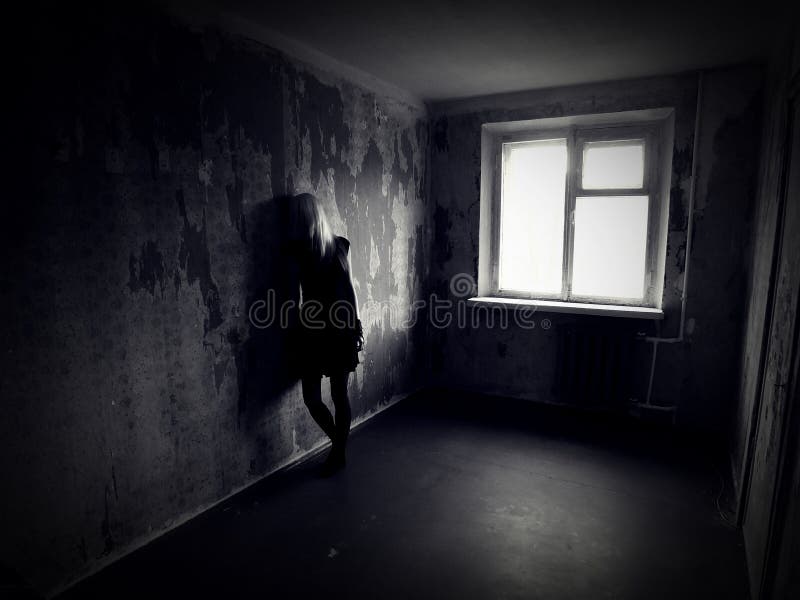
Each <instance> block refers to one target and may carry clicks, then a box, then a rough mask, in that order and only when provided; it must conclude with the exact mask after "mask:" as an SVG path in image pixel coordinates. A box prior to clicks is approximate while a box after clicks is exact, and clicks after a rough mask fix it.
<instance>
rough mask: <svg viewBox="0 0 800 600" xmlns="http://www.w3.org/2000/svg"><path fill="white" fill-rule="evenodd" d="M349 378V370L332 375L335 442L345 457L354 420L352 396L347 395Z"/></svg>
mask: <svg viewBox="0 0 800 600" xmlns="http://www.w3.org/2000/svg"><path fill="white" fill-rule="evenodd" d="M349 378H350V373H347V372H344V373H337V374H334V375H331V398H332V399H333V406H334V408H335V409H336V439H335V441H334V443H335V444H336V445H337V446H338V447H339V451H340V452H341V454H342V457H344V451H345V446H346V445H347V436H348V435H349V433H350V422H351V421H352V413H351V410H350V398H348V397H347V380H348V379H349Z"/></svg>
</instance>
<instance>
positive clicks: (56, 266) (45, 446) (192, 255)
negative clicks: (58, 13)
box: [0, 14, 431, 591]
mask: <svg viewBox="0 0 800 600" xmlns="http://www.w3.org/2000/svg"><path fill="white" fill-rule="evenodd" d="M84 17H85V16H84ZM51 22H52V25H51V26H50V27H49V28H45V29H43V30H40V31H39V32H38V33H39V35H40V36H41V39H40V40H33V42H36V41H38V42H41V43H38V44H37V43H33V42H32V43H31V48H32V49H31V52H32V53H33V54H35V57H34V58H33V59H32V61H33V63H32V66H31V67H30V71H29V74H30V79H31V81H30V82H29V84H30V85H29V87H28V92H29V93H27V94H26V95H25V96H24V102H25V104H26V105H27V106H26V109H27V110H26V111H25V112H24V113H22V114H24V115H33V116H35V117H36V118H35V119H33V118H28V119H27V120H26V121H25V122H24V124H22V125H20V129H21V130H23V131H24V134H25V137H26V139H27V142H28V143H27V145H26V146H25V147H24V148H23V152H24V154H25V156H26V159H29V161H28V162H29V165H30V170H29V171H23V172H22V173H19V174H18V176H19V177H21V180H22V181H24V186H21V187H22V188H23V190H24V195H23V196H21V197H19V198H16V199H15V205H16V209H15V210H14V211H13V212H12V213H11V214H9V215H8V218H7V219H6V220H5V222H4V224H5V225H6V226H7V228H6V231H4V234H5V235H4V238H3V244H4V248H3V250H4V263H3V264H4V270H3V274H2V286H1V287H0V293H2V302H3V306H5V307H13V310H12V312H11V313H7V314H13V318H6V319H4V320H3V325H2V338H3V339H4V340H5V348H6V353H5V354H4V360H3V369H2V382H1V385H2V397H3V403H2V412H3V417H2V419H0V439H2V440H3V447H4V450H3V453H2V458H0V474H1V475H0V476H1V477H2V480H3V481H4V489H5V490H7V493H6V494H5V495H4V498H3V499H2V500H1V501H0V504H1V505H2V506H1V508H0V531H2V532H3V534H2V536H3V544H2V550H3V555H2V556H1V557H0V561H1V562H2V563H3V564H5V565H7V566H9V567H10V568H12V569H14V570H16V571H18V572H19V573H21V574H22V575H23V576H24V577H25V578H27V579H28V580H29V581H30V582H32V583H33V584H34V585H35V587H36V588H38V589H39V590H42V591H47V590H53V589H58V588H59V587H60V586H62V585H64V584H67V583H68V582H70V581H72V580H74V579H75V578H76V577H78V576H80V575H81V574H83V573H86V572H89V571H90V570H92V569H93V568H95V567H96V566H97V565H98V564H102V563H104V562H107V561H108V560H110V559H112V558H114V557H115V556H118V555H119V554H120V553H122V552H124V551H125V550H126V549H127V548H130V547H132V546H135V545H136V544H138V543H141V542H142V541H145V540H147V539H149V538H151V537H153V536H155V535H157V534H158V533H159V532H162V531H164V530H165V528H168V527H169V526H170V525H171V524H174V523H176V522H180V521H181V520H182V519H184V518H186V517H187V516H190V515H192V514H195V513H197V512H198V511H199V510H201V509H202V508H203V507H206V506H208V505H210V504H212V503H214V502H215V501H218V500H219V499H221V498H223V497H225V496H226V495H228V494H230V493H231V492H233V491H235V490H237V489H238V488H241V487H242V486H244V485H246V484H248V483H250V482H253V481H255V480H257V479H258V478H260V477H261V476H263V475H264V474H265V473H267V472H270V471H271V470H274V469H275V468H277V467H279V466H281V465H283V464H286V463H287V462H290V461H291V460H293V459H295V458H297V457H299V456H302V455H303V454H304V453H306V452H308V451H309V450H310V449H312V448H313V447H315V445H317V444H319V443H320V442H321V441H322V435H321V432H320V431H319V430H318V429H317V427H316V426H315V425H314V423H313V422H312V421H311V419H310V417H309V416H308V414H307V411H306V409H305V406H304V405H303V402H302V398H301V394H300V391H299V386H298V385H297V383H296V376H295V375H293V373H294V371H293V368H292V367H293V363H292V360H291V358H292V356H293V354H292V352H291V347H290V341H291V340H290V339H289V338H290V336H289V334H287V332H286V331H284V330H282V329H280V328H278V327H274V326H273V327H271V328H267V329H263V330H261V329H256V328H253V327H252V326H250V324H249V320H248V307H250V306H251V305H252V303H253V302H254V301H255V300H259V299H265V300H267V299H268V298H269V295H270V293H271V292H270V290H273V291H274V298H275V301H276V302H280V301H282V300H291V299H295V300H296V299H297V296H298V292H297V286H296V273H294V274H293V272H292V268H291V266H290V264H289V263H287V262H286V261H285V260H284V257H285V255H284V254H283V253H282V252H283V249H282V245H281V232H282V231H283V227H284V221H283V217H284V213H283V212H282V206H283V201H282V200H280V199H279V197H280V196H281V195H283V194H286V193H294V192H297V191H313V192H315V193H317V194H318V195H320V196H321V197H322V198H323V199H324V200H325V202H326V209H327V211H328V213H329V215H330V217H331V220H332V221H333V225H334V229H335V230H336V232H337V233H339V234H342V235H346V236H348V237H349V238H350V240H351V242H352V249H351V253H352V254H351V255H352V263H353V273H354V278H355V285H356V288H357V291H358V294H359V297H360V301H361V303H362V305H363V304H364V303H367V302H370V301H372V302H373V303H383V304H384V305H385V304H389V303H390V304H392V305H393V306H394V307H395V309H396V310H397V311H399V312H400V313H402V312H403V311H406V310H407V309H408V308H409V307H410V305H411V303H412V302H413V301H414V300H415V299H418V298H422V297H423V295H424V290H423V282H425V281H426V280H427V277H428V273H427V270H428V268H427V265H428V264H429V262H430V259H429V255H428V254H429V246H430V234H429V232H430V231H431V228H430V227H429V226H428V217H427V214H428V211H427V208H426V194H425V188H426V185H427V184H426V178H427V173H426V162H427V124H426V121H425V113H424V110H422V109H420V108H418V107H413V106H409V105H407V104H403V103H402V102H398V101H395V100H392V99H390V98H387V97H382V96H378V95H376V94H375V93H373V92H370V91H368V90H366V89H363V88H360V87H358V86H356V85H354V84H352V83H349V82H348V81H344V80H341V79H339V78H337V77H336V76H334V75H331V74H327V73H323V72H319V71H317V70H315V69H314V68H313V67H310V66H308V65H304V64H300V63H297V62H294V61H292V60H290V59H288V58H286V57H285V56H283V55H281V54H279V53H278V52H275V51H272V50H270V49H268V48H265V47H263V46H260V45H258V44H256V43H254V42H249V41H247V40H244V39H242V38H237V37H234V36H229V35H226V34H222V33H219V32H216V31H212V30H208V31H204V32H195V31H191V30H190V29H188V28H186V27H184V26H182V25H180V24H177V23H175V22H173V21H171V20H169V19H166V18H164V17H161V16H157V15H148V14H137V15H125V17H124V18H123V17H119V18H118V19H117V20H116V21H114V20H112V19H109V17H108V15H105V16H104V17H102V18H98V20H97V22H96V23H95V24H94V25H92V23H91V19H90V18H88V17H86V18H83V19H82V20H80V21H77V20H76V21H75V22H73V23H70V22H65V21H64V20H63V19H59V18H55V17H53V19H52V21H51ZM78 23H80V27H79V26H78ZM363 320H364V328H365V337H366V349H365V352H364V353H363V354H362V355H361V356H362V364H361V365H360V366H359V367H358V370H357V371H356V373H355V376H354V377H353V378H352V379H351V388H350V392H351V398H352V403H353V408H354V417H355V418H356V419H359V418H364V417H366V416H368V415H369V414H371V413H373V412H374V411H376V410H377V409H379V408H381V407H382V406H384V405H386V404H387V403H389V402H390V401H391V400H392V399H394V398H396V397H398V396H399V395H402V394H404V393H407V392H410V391H413V390H414V389H416V388H418V387H419V385H420V382H421V381H422V375H423V373H424V372H425V371H424V365H423V364H421V363H420V362H419V361H417V360H415V359H414V356H415V352H414V348H415V347H416V346H418V345H419V344H420V341H419V335H420V333H424V332H423V331H422V330H421V329H420V328H415V329H414V328H405V327H403V326H401V325H400V324H398V323H397V322H396V321H392V320H390V319H389V318H388V317H387V316H386V315H385V314H382V313H379V312H377V311H374V310H372V311H369V310H368V311H366V312H365V313H364V319H363ZM323 390H324V393H325V395H326V396H327V386H326V385H324V386H323Z"/></svg>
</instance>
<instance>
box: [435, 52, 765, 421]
mask: <svg viewBox="0 0 800 600" xmlns="http://www.w3.org/2000/svg"><path fill="white" fill-rule="evenodd" d="M760 85H761V71H760V69H759V68H756V67H741V68H732V69H723V70H719V71H712V72H710V73H707V74H706V78H705V92H704V97H705V100H704V102H703V106H702V108H701V110H702V114H701V116H702V126H701V131H700V139H699V145H698V148H699V155H698V187H697V194H696V208H697V212H696V214H695V231H694V238H695V239H694V250H693V255H692V262H691V271H690V280H689V299H688V306H687V330H686V334H687V339H686V342H685V343H684V344H680V345H677V344H676V345H671V346H662V347H661V348H659V357H658V362H657V369H656V374H655V380H654V393H653V402H654V403H658V404H664V405H668V404H674V403H676V404H677V405H678V407H679V412H678V415H679V420H681V421H682V422H683V423H684V424H688V425H691V426H697V427H701V428H705V429H712V430H718V431H720V432H722V431H724V428H725V426H727V425H728V424H729V423H730V419H731V416H732V413H733V404H734V402H735V400H734V398H735V379H734V378H732V377H731V373H734V372H736V370H737V364H738V355H737V351H738V343H739V339H740V331H741V322H742V317H743V289H744V287H743V286H744V275H743V269H744V265H745V264H746V247H747V243H748V240H749V236H748V227H749V219H750V214H751V212H752V210H751V203H752V199H753V180H754V171H755V167H754V165H755V163H756V158H757V152H758V136H757V132H758V126H759V118H760V117H759V115H760V112H759V109H760V101H761V96H760ZM696 94H697V78H696V76H695V75H693V74H686V75H680V76H674V77H660V78H651V79H643V80H635V81H624V82H611V83H604V84H592V85H584V86H575V87H569V88H560V89H552V90H541V91H534V92H527V93H521V94H509V95H504V96H498V97H487V98H480V99H471V100H468V101H462V102H458V101H457V102H452V103H446V104H442V105H438V106H434V107H433V110H434V117H433V123H432V127H431V182H432V184H431V185H432V187H431V196H432V198H433V199H434V200H435V202H436V208H435V214H434V227H435V230H436V237H435V248H434V271H433V275H432V277H433V286H434V288H435V289H436V290H437V292H438V293H440V294H444V295H449V296H451V297H452V294H451V291H450V290H449V281H450V279H451V278H452V277H453V276H455V275H456V274H459V273H467V274H469V275H471V276H472V277H474V278H477V275H478V263H477V260H478V228H479V204H480V152H481V150H480V142H481V136H480V133H481V125H482V124H483V123H487V122H500V121H516V120H524V119H536V118H545V117H560V116H564V115H578V114H591V113H600V112H617V111H627V110H638V109H647V108H658V107H673V108H674V109H675V140H674V148H673V160H672V174H671V189H670V210H669V226H668V229H669V231H668V239H667V256H666V270H665V281H664V300H663V308H664V312H665V318H664V321H663V322H662V323H661V325H660V328H661V329H660V333H661V335H663V336H667V337H669V336H676V335H677V334H678V328H679V324H680V303H681V294H682V287H683V271H684V266H685V251H686V236H687V225H688V210H689V191H690V186H691V166H692V146H693V141H694V122H695V107H696ZM609 268H613V265H610V266H609ZM543 319H547V322H546V325H549V328H547V329H545V328H544V327H542V326H541V323H542V320H543ZM534 321H535V322H536V324H537V326H536V327H535V328H534V329H532V330H527V329H522V328H520V327H518V326H516V325H515V324H514V323H513V320H512V321H511V324H510V325H509V327H508V328H506V329H501V328H499V327H497V326H495V327H493V328H492V327H488V326H486V325H485V324H484V326H481V327H478V328H469V327H467V328H463V327H458V326H456V325H453V326H451V327H449V328H447V329H444V330H441V331H437V332H435V333H436V336H435V341H434V342H432V351H433V356H432V361H433V364H434V366H435V367H436V368H437V373H438V380H439V382H440V383H442V384H443V385H447V384H448V383H449V382H459V385H461V386H464V387H467V388H470V389H478V390H481V391H485V392H489V393H499V394H505V395H511V396H517V397H523V398H530V399H534V400H538V401H544V402H559V401H560V400H559V397H558V396H557V394H556V393H555V391H554V384H555V378H556V373H557V370H558V365H557V364H556V357H557V347H558V336H559V331H560V330H562V329H563V328H566V327H573V326H579V327H584V326H585V327H595V326H598V325H601V326H603V327H609V326H611V327H613V328H617V329H619V330H628V331H629V332H630V335H635V334H636V333H638V332H642V333H647V334H650V335H652V334H656V333H657V331H656V329H655V326H654V324H653V323H651V322H645V321H638V322H632V321H630V320H627V319H612V318H610V317H602V318H598V317H589V316H575V315H563V314H555V313H553V314H545V313H538V314H537V316H536V319H534ZM650 350H651V348H650V346H645V345H644V344H642V347H641V352H637V353H636V356H635V357H634V362H633V363H632V367H631V369H630V372H629V373H630V379H631V381H630V386H629V387H630V390H631V397H632V398H638V399H639V400H640V401H641V400H644V398H645V396H646V392H647V381H648V373H649V363H650Z"/></svg>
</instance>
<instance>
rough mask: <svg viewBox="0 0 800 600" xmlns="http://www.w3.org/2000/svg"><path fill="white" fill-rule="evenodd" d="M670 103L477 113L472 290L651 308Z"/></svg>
mask: <svg viewBox="0 0 800 600" xmlns="http://www.w3.org/2000/svg"><path fill="white" fill-rule="evenodd" d="M671 114H672V112H671V110H668V109H661V110H658V111H635V112H632V113H617V114H615V115H594V116H588V117H573V118H559V119H542V120H539V121H527V122H522V123H502V124H489V125H488V126H486V125H485V126H484V139H483V142H484V143H483V154H482V162H483V164H482V176H483V178H482V190H481V249H480V252H481V256H480V257H479V260H480V263H481V268H480V270H479V293H480V294H481V295H488V296H499V297H505V298H519V299H539V300H547V301H555V302H560V303H581V304H597V305H609V304H611V305H628V306H639V307H649V308H660V304H661V295H662V291H663V290H662V286H660V285H659V281H662V282H663V269H664V265H663V262H664V256H665V254H666V253H665V248H666V216H667V207H666V204H667V201H668V192H669V181H668V180H669V176H668V175H669V166H670V162H671V144H672V139H671V137H672V136H671V134H668V132H669V126H671V125H672V123H671V119H669V118H668V117H671ZM493 126H494V127H493ZM667 144H669V145H667ZM667 155H668V156H667ZM487 238H488V239H487ZM487 255H488V256H487Z"/></svg>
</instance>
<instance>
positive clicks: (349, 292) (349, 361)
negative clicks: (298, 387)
mask: <svg viewBox="0 0 800 600" xmlns="http://www.w3.org/2000/svg"><path fill="white" fill-rule="evenodd" d="M292 216H293V223H292V234H293V236H292V237H293V238H294V240H295V248H296V252H297V258H298V264H299V269H300V288H301V291H302V303H301V307H300V325H301V327H300V346H299V348H300V357H299V360H300V372H301V376H302V384H303V400H304V401H305V404H306V406H307V407H308V411H309V412H310V413H311V416H312V417H313V418H314V420H315V421H316V422H317V424H318V425H319V426H320V428H321V429H322V431H324V432H325V434H326V435H327V436H328V437H329V438H330V439H331V444H332V446H331V451H330V454H329V455H328V457H327V459H326V460H325V463H324V465H323V474H326V475H330V474H333V473H334V472H336V471H338V470H340V469H342V468H344V466H345V448H346V446H347V436H348V434H349V432H350V422H351V418H352V417H351V411H350V399H349V398H348V396H347V383H348V379H349V377H350V373H351V372H352V371H354V370H355V368H356V365H358V352H359V351H360V350H361V348H362V346H363V343H364V338H363V334H362V329H361V321H360V320H359V318H358V317H359V314H358V304H357V300H356V293H355V289H354V288H353V280H352V278H351V276H350V255H349V250H350V242H349V241H348V240H347V239H346V238H344V237H340V236H337V235H334V234H333V232H332V231H331V228H330V226H329V224H328V220H327V219H326V218H325V212H324V210H323V207H322V203H321V202H320V200H319V198H317V197H316V196H314V195H313V194H299V195H297V196H295V197H294V198H293V199H292ZM323 376H327V377H329V378H330V385H331V398H332V400H333V405H334V409H335V413H336V416H335V418H334V416H333V415H332V414H331V412H330V411H329V410H328V408H327V407H326V406H325V404H324V403H323V402H322V392H321V383H322V377H323Z"/></svg>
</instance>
